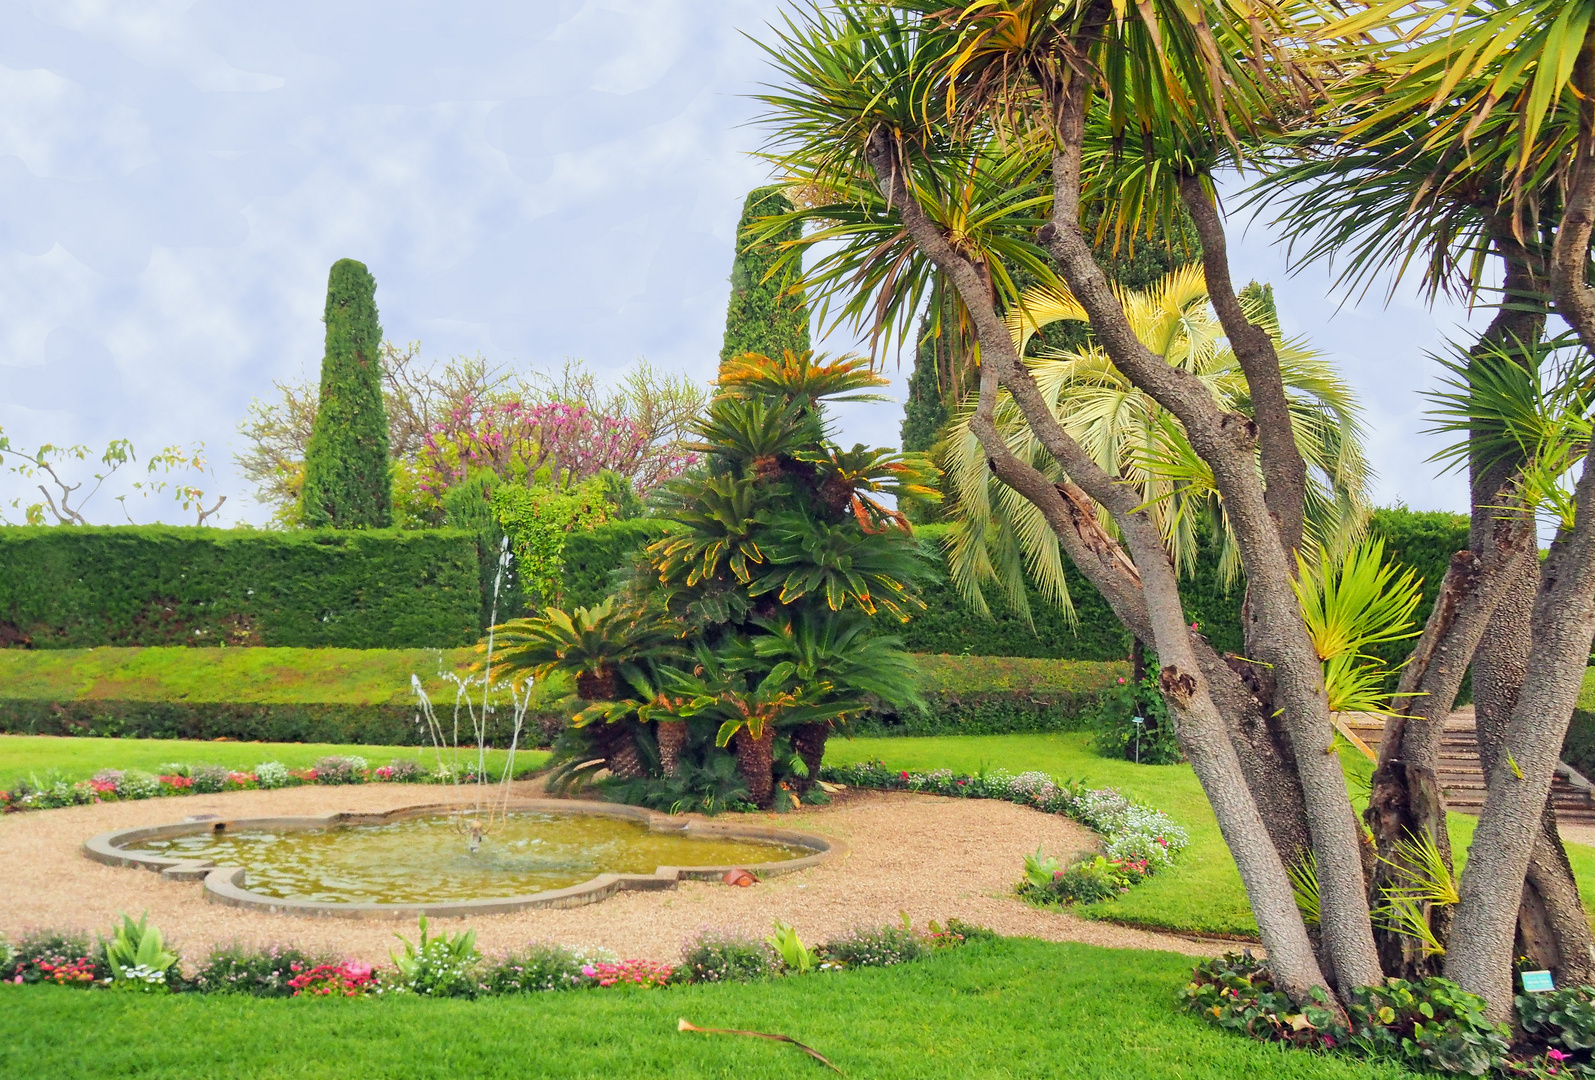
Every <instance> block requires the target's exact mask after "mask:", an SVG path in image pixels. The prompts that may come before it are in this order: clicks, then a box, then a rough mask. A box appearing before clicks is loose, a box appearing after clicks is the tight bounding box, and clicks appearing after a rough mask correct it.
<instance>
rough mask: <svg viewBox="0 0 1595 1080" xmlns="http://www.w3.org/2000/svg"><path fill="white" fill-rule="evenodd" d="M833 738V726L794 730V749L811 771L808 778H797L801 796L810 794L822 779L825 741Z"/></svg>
mask: <svg viewBox="0 0 1595 1080" xmlns="http://www.w3.org/2000/svg"><path fill="white" fill-rule="evenodd" d="M830 737H831V725H830V724H829V723H824V724H800V725H798V726H797V727H796V728H794V729H793V730H792V749H793V750H796V751H797V754H798V757H800V758H802V759H803V764H804V766H805V767H806V768H807V769H808V770H809V772H808V775H807V776H800V777H798V778H797V790H798V794H799V795H805V794H807V793H808V790H809V788H811V787H813V786H814V785H815V783H817V782H818V781H819V779H820V763H821V762H823V761H824V760H825V741H826V740H827V739H829V738H830Z"/></svg>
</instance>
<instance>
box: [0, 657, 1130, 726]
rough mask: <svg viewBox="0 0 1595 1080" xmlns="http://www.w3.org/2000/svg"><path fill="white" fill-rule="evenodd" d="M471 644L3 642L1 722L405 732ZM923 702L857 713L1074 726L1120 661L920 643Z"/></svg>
mask: <svg viewBox="0 0 1595 1080" xmlns="http://www.w3.org/2000/svg"><path fill="white" fill-rule="evenodd" d="M476 655H477V654H476V652H475V651H474V650H471V649H462V650H457V651H455V652H451V653H439V652H433V651H430V650H396V649H392V650H388V649H366V650H353V649H350V650H338V649H313V650H312V649H205V650H197V649H182V648H166V649H157V648H151V649H82V650H59V651H50V652H25V651H20V650H17V651H11V652H0V732H6V733H10V734H17V735H100V736H124V737H128V738H146V739H239V740H259V741H266V742H325V743H358V744H361V745H392V746H413V745H420V744H423V743H425V742H426V741H427V739H426V733H425V731H424V730H423V729H422V728H421V727H420V726H419V725H418V724H417V723H416V721H415V705H414V704H413V702H414V698H413V696H412V695H413V692H412V690H411V689H410V676H411V674H417V675H420V676H421V677H422V679H423V682H424V684H425V686H426V689H427V693H428V694H429V695H430V696H431V698H432V700H433V704H434V707H435V708H437V710H438V712H439V714H440V716H441V715H442V714H444V713H445V712H447V711H449V710H451V709H452V708H453V706H452V704H451V702H452V698H453V690H452V687H451V684H449V683H447V682H446V681H444V680H443V679H442V677H441V676H440V675H439V674H438V673H439V672H440V671H449V670H452V671H463V670H464V668H465V666H466V665H467V664H468V663H469V662H470V661H471V660H472V659H474V658H475V657H476ZM916 667H917V669H918V671H919V673H920V686H921V694H922V696H923V698H924V700H925V703H926V709H925V710H924V711H919V710H905V711H904V712H902V713H898V712H895V711H889V710H883V711H879V712H874V713H871V714H869V715H868V716H866V717H865V718H864V719H863V720H862V721H861V722H860V723H859V724H858V725H857V727H856V730H858V731H859V732H861V733H864V734H881V735H947V734H964V735H994V734H1003V733H1007V732H1020V731H1027V732H1028V731H1072V730H1077V729H1078V728H1079V727H1080V726H1081V719H1080V717H1081V714H1082V713H1083V712H1084V711H1085V710H1086V708H1087V707H1088V706H1089V705H1090V704H1091V703H1092V702H1093V701H1094V700H1095V699H1096V697H1097V695H1099V694H1100V693H1101V692H1102V691H1103V690H1104V689H1106V688H1107V687H1108V686H1110V685H1112V684H1113V683H1114V681H1115V680H1116V679H1117V678H1119V677H1121V676H1124V675H1127V674H1128V669H1127V665H1125V664H1122V663H1096V662H1090V661H1057V660H1034V659H1025V658H1018V657H989V656H933V655H930V656H919V657H917V658H916ZM569 691H570V683H569V680H568V679H567V678H565V677H562V676H554V677H552V678H550V679H548V680H545V681H543V682H542V683H540V684H538V687H537V689H536V691H535V694H536V696H535V698H534V701H533V705H532V712H531V714H530V715H529V717H528V725H527V726H528V728H531V727H534V726H535V727H539V728H544V727H545V726H547V725H554V724H556V722H557V721H558V719H559V718H560V716H561V715H562V711H561V710H562V704H561V703H562V701H563V699H564V698H565V696H566V695H567V694H568V693H569Z"/></svg>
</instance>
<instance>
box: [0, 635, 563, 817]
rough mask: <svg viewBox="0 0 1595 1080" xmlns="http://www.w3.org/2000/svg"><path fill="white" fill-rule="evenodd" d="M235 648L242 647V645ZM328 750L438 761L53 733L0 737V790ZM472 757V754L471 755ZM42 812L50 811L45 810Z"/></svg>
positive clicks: (524, 762) (530, 762)
mask: <svg viewBox="0 0 1595 1080" xmlns="http://www.w3.org/2000/svg"><path fill="white" fill-rule="evenodd" d="M238 651H239V652H242V651H244V650H242V649H240V650H238ZM328 754H358V755H360V756H361V757H363V758H365V759H366V760H367V761H369V762H370V763H371V764H372V765H373V766H377V765H386V764H387V763H388V762H390V761H392V760H393V759H394V758H400V757H402V758H410V759H412V760H420V761H422V762H424V763H426V764H429V765H435V764H436V763H437V754H436V752H435V751H433V750H431V749H429V748H427V747H421V746H353V745H338V744H333V743H254V742H195V741H191V740H187V739H90V738H62V737H57V736H52V735H0V789H6V788H10V787H11V786H12V785H13V784H15V783H16V782H17V781H18V780H30V781H34V782H37V781H42V780H46V779H50V780H54V779H61V780H66V781H67V782H69V783H70V782H72V781H75V780H83V779H86V778H87V777H90V776H92V775H94V773H95V772H97V771H98V770H100V769H143V770H145V771H147V772H158V771H159V770H160V768H161V766H163V765H167V764H173V763H175V764H182V765H221V766H223V767H225V768H229V769H237V770H240V771H249V770H252V769H254V767H255V766H256V765H259V764H260V763H261V762H264V761H280V762H282V764H284V765H286V766H288V767H289V768H290V769H302V768H307V767H309V766H310V765H313V764H315V762H316V760H317V759H318V758H323V757H326V756H327V755H328ZM471 756H472V758H473V760H474V753H473V754H472V755H471ZM505 757H506V752H505V751H502V750H490V751H488V763H489V765H491V766H492V767H493V769H494V770H495V771H497V770H500V769H502V768H503V767H504V759H505ZM547 760H548V753H547V751H543V750H522V751H519V752H517V753H516V755H515V771H516V772H520V771H521V770H522V769H530V768H535V767H537V766H540V765H541V764H542V763H543V762H545V761H547ZM45 812H46V813H47V812H48V811H45Z"/></svg>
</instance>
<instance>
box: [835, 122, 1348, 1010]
mask: <svg viewBox="0 0 1595 1080" xmlns="http://www.w3.org/2000/svg"><path fill="white" fill-rule="evenodd" d="M867 153H868V156H869V160H870V164H871V167H872V168H873V170H874V172H875V175H876V177H877V179H878V181H879V182H880V183H881V186H882V188H883V190H884V191H885V193H886V195H887V198H888V200H889V201H890V202H891V203H892V204H893V205H895V206H896V207H897V208H898V210H899V212H900V214H901V215H902V219H903V222H904V225H905V227H906V228H907V230H908V232H909V234H910V236H911V238H912V239H913V241H914V243H915V244H916V246H918V247H919V249H920V250H921V251H922V252H923V253H924V254H925V255H926V256H927V257H929V258H930V259H932V260H933V261H934V262H936V264H937V266H938V267H939V268H941V269H942V270H943V271H944V272H946V273H947V274H948V276H949V277H950V278H951V280H952V281H953V283H954V285H955V287H957V288H958V290H959V294H960V296H961V297H962V299H963V300H964V303H965V306H966V308H967V309H969V311H970V314H971V317H972V321H973V322H974V325H975V330H976V334H977V336H978V340H979V341H980V345H981V359H982V363H981V384H980V396H979V404H978V406H977V409H976V413H975V415H974V417H973V418H972V421H971V428H972V430H973V431H974V433H975V435H976V437H977V438H978V439H979V440H980V442H981V445H982V448H983V449H985V450H986V452H987V454H988V455H989V457H990V459H991V467H992V469H993V471H994V472H995V473H996V475H997V476H998V478H999V479H1001V480H1002V481H1003V482H1004V483H1007V484H1009V485H1010V486H1011V487H1013V488H1014V489H1015V490H1016V491H1018V492H1019V493H1020V494H1022V495H1024V496H1025V497H1026V498H1027V499H1029V500H1030V501H1031V502H1032V503H1033V504H1034V505H1036V506H1037V507H1038V508H1039V509H1040V510H1041V511H1042V512H1043V513H1044V514H1045V515H1046V518H1047V521H1048V523H1049V524H1050V525H1051V526H1052V528H1053V530H1054V532H1055V533H1057V535H1058V537H1059V540H1060V542H1061V543H1062V544H1063V545H1064V548H1065V550H1066V551H1067V553H1068V554H1069V556H1070V558H1071V560H1072V561H1074V562H1075V564H1076V565H1077V566H1078V567H1079V568H1080V569H1081V572H1082V573H1084V574H1085V575H1086V576H1087V577H1088V578H1089V579H1091V580H1092V581H1093V583H1096V582H1099V581H1100V583H1101V585H1100V586H1099V587H1100V589H1101V591H1102V592H1103V595H1104V597H1105V598H1107V600H1108V602H1109V603H1110V604H1112V605H1114V608H1115V611H1116V612H1119V613H1120V614H1121V617H1125V618H1126V621H1127V622H1129V623H1130V625H1131V628H1132V632H1135V633H1137V634H1138V635H1141V636H1143V637H1149V638H1150V640H1151V642H1152V644H1153V646H1154V648H1156V650H1157V652H1158V656H1159V659H1160V660H1161V661H1162V663H1163V665H1164V666H1163V669H1162V671H1161V672H1160V673H1159V683H1160V686H1161V687H1162V689H1163V692H1164V696H1165V699H1166V700H1167V702H1168V704H1169V710H1170V715H1171V717H1172V718H1173V720H1174V724H1175V732H1176V735H1177V737H1178V738H1179V740H1180V744H1181V749H1182V750H1183V751H1184V752H1185V755H1186V757H1187V759H1188V760H1189V761H1190V762H1191V765H1192V767H1193V768H1194V770H1195V772H1196V775H1197V777H1198V778H1199V779H1200V780H1201V782H1202V785H1203V789H1204V791H1205V792H1206V793H1207V796H1208V799H1209V801H1210V802H1211V804H1212V806H1213V809H1214V813H1215V815H1216V817H1217V818H1218V822H1219V828H1220V831H1221V832H1222V833H1223V835H1224V838H1225V841H1226V843H1227V844H1228V845H1229V849H1230V851H1231V852H1232V854H1233V856H1234V858H1235V861H1236V865H1237V866H1238V868H1239V870H1240V873H1241V877H1242V880H1243V881H1244V883H1245V884H1246V887H1247V894H1248V897H1249V898H1250V899H1251V902H1252V907H1253V911H1254V913H1255V914H1256V916H1257V920H1258V926H1259V928H1260V930H1261V932H1262V936H1263V941H1264V944H1265V946H1266V947H1267V948H1268V951H1269V958H1270V966H1271V968H1272V970H1273V972H1274V974H1275V976H1276V978H1277V979H1278V980H1279V982H1280V985H1281V987H1282V988H1283V989H1285V990H1286V992H1288V993H1290V994H1292V995H1293V996H1295V997H1297V998H1298V999H1302V998H1304V997H1305V996H1306V995H1307V994H1308V993H1309V992H1310V991H1311V990H1312V989H1313V988H1314V987H1325V986H1326V985H1327V984H1326V981H1325V979H1324V977H1323V973H1322V971H1321V970H1320V968H1319V964H1318V960H1317V957H1316V955H1315V953H1314V950H1313V946H1312V942H1311V941H1310V940H1309V938H1308V935H1307V932H1306V927H1305V925H1304V924H1303V922H1302V918H1301V914H1300V912H1299V911H1297V909H1296V906H1295V898H1294V891H1293V890H1292V888H1291V884H1290V880H1289V877H1288V875H1287V874H1286V873H1285V867H1284V863H1283V861H1282V860H1281V858H1280V855H1279V852H1278V850H1277V849H1276V848H1275V846H1274V842H1273V838H1272V837H1271V836H1270V834H1269V831H1268V829H1267V827H1266V826H1265V824H1264V822H1263V818H1262V815H1261V814H1260V813H1259V810H1258V807H1257V804H1256V802H1255V801H1254V799H1253V798H1252V795H1251V792H1250V791H1249V789H1248V788H1247V785H1246V778H1245V774H1244V772H1243V770H1242V767H1241V762H1240V759H1239V756H1238V755H1237V753H1236V750H1235V745H1234V743H1233V742H1232V740H1231V737H1230V730H1229V727H1228V725H1227V724H1226V721H1225V718H1224V717H1223V715H1221V714H1220V712H1219V709H1218V707H1217V706H1216V705H1215V703H1214V699H1213V697H1212V695H1211V693H1210V692H1209V689H1208V682H1207V677H1206V673H1205V670H1204V667H1203V665H1202V664H1201V663H1200V661H1199V660H1198V658H1197V651H1196V649H1195V647H1194V646H1193V644H1192V638H1191V633H1190V630H1189V627H1188V625H1187V624H1186V622H1185V618H1184V611H1183V608H1182V606H1181V603H1180V598H1179V592H1178V586H1177V584H1176V582H1175V578H1174V570H1173V567H1172V565H1171V564H1170V563H1169V560H1168V556H1167V553H1166V551H1165V550H1164V547H1163V541H1162V537H1161V536H1160V535H1159V534H1158V532H1157V529H1156V527H1155V526H1154V525H1153V524H1152V523H1151V521H1150V520H1149V519H1148V518H1147V516H1146V514H1145V513H1144V512H1143V511H1140V510H1139V509H1138V507H1137V505H1136V503H1137V500H1135V498H1134V497H1133V495H1132V493H1131V492H1130V491H1129V490H1128V489H1126V488H1124V487H1123V486H1122V485H1120V484H1118V483H1116V482H1115V480H1114V479H1113V477H1111V476H1109V475H1107V474H1106V473H1104V472H1103V471H1102V470H1101V469H1100V468H1099V467H1098V466H1097V465H1096V463H1095V462H1094V461H1093V460H1092V459H1091V458H1090V456H1089V455H1087V454H1086V453H1085V451H1084V450H1083V449H1082V448H1081V447H1080V446H1079V445H1078V444H1077V443H1075V442H1074V440H1073V439H1072V438H1070V437H1069V435H1068V434H1067V432H1065V431H1064V430H1063V429H1062V427H1061V426H1060V425H1059V424H1058V423H1057V421H1056V419H1055V418H1054V417H1053V416H1052V414H1051V412H1050V410H1048V409H1047V408H1046V404H1045V402H1044V401H1043V400H1042V399H1041V395H1040V393H1039V391H1038V390H1037V388H1036V386H1035V383H1034V381H1033V380H1032V379H1031V378H1030V376H1029V373H1028V371H1027V370H1026V369H1025V368H1024V366H1023V364H1022V362H1021V361H1020V359H1019V357H1018V356H1017V354H1016V353H1015V351H1014V347H1013V343H1012V341H1011V339H1010V338H1009V336H1008V332H1007V328H1006V326H1005V325H1004V324H1003V322H1002V320H1001V319H1000V318H999V317H998V316H997V314H996V311H995V309H994V307H993V305H992V302H991V292H990V286H989V281H988V280H987V278H986V275H985V274H984V273H983V268H981V267H978V266H977V265H976V264H974V263H972V262H971V261H970V260H969V259H968V258H966V257H964V256H963V255H961V254H959V253H958V252H957V251H955V250H954V249H953V247H952V245H951V244H949V243H948V242H947V239H946V237H945V236H944V235H943V234H942V232H941V230H940V229H939V228H938V227H937V226H936V225H935V224H934V223H933V222H931V221H930V220H929V218H928V217H927V216H926V215H925V213H924V211H923V209H922V208H921V207H920V206H919V205H918V204H917V203H916V202H915V201H914V200H913V198H912V197H911V196H910V195H909V193H908V191H907V187H906V185H905V184H904V183H903V180H902V177H901V174H900V172H899V165H898V162H897V160H896V157H895V151H894V148H893V146H892V144H891V142H890V140H889V139H888V138H887V137H886V135H885V133H884V132H878V133H877V134H876V136H875V137H872V138H871V140H870V143H869V146H868V148H867ZM999 380H1000V382H1001V385H1002V386H1004V387H1006V388H1007V389H1008V391H1009V393H1010V394H1011V395H1012V396H1013V399H1014V401H1015V402H1016V404H1018V406H1019V408H1020V409H1021V410H1022V411H1023V413H1024V415H1025V417H1026V419H1027V421H1028V422H1029V423H1030V425H1031V427H1032V429H1033V430H1034V431H1035V432H1036V434H1037V436H1038V438H1039V439H1040V440H1041V442H1042V445H1043V446H1044V447H1045V449H1046V450H1047V452H1048V453H1049V454H1051V455H1052V457H1053V458H1054V459H1055V460H1056V461H1057V462H1058V464H1059V465H1060V466H1061V467H1062V469H1063V470H1064V472H1065V473H1066V474H1067V475H1068V476H1069V478H1070V481H1071V482H1066V483H1064V484H1060V485H1054V484H1053V483H1052V482H1051V481H1050V480H1048V479H1047V478H1046V477H1045V476H1043V475H1042V474H1041V473H1040V472H1039V471H1038V470H1036V469H1035V468H1034V467H1032V466H1031V465H1030V464H1029V463H1028V462H1024V461H1021V460H1019V459H1018V458H1017V457H1016V456H1014V455H1013V454H1012V453H1011V452H1010V451H1009V449H1008V447H1007V446H1006V444H1005V443H1004V441H1003V440H1002V438H1001V436H1000V434H999V433H998V432H997V430H996V426H995V424H994V422H993V419H992V417H993V412H994V409H995V404H996V396H997V389H998V385H999ZM1076 485H1078V487H1076ZM1092 500H1095V502H1096V503H1099V504H1101V505H1102V506H1103V507H1105V508H1107V509H1108V510H1109V512H1110V513H1112V514H1113V517H1114V521H1115V522H1116V523H1117V525H1118V526H1119V530H1120V534H1121V536H1123V537H1124V539H1125V542H1126V544H1127V545H1128V547H1129V549H1130V554H1131V557H1133V562H1132V561H1131V559H1130V558H1126V557H1125V554H1124V552H1123V550H1122V549H1120V548H1119V546H1118V545H1117V544H1116V543H1114V542H1113V540H1112V538H1111V537H1109V536H1107V534H1106V533H1105V532H1104V531H1103V530H1102V528H1101V526H1100V525H1099V524H1098V523H1097V520H1096V513H1095V507H1094V506H1093V505H1092ZM1131 618H1133V619H1134V620H1135V622H1130V619H1131ZM1136 623H1140V624H1141V625H1140V626H1137V625H1136ZM1143 628H1144V629H1145V630H1146V631H1149V633H1143V632H1142V631H1143ZM1209 651H1211V650H1209ZM1342 798H1344V789H1343V788H1342ZM1348 810H1349V804H1348ZM1370 951H1371V942H1370Z"/></svg>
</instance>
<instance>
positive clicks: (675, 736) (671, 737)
mask: <svg viewBox="0 0 1595 1080" xmlns="http://www.w3.org/2000/svg"><path fill="white" fill-rule="evenodd" d="M654 734H655V736H657V738H658V741H659V771H660V772H662V773H664V774H665V775H666V776H675V775H676V773H677V772H678V771H680V769H681V748H682V747H683V746H685V745H686V744H687V722H686V721H685V720H659V721H656V722H655V724H654Z"/></svg>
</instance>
